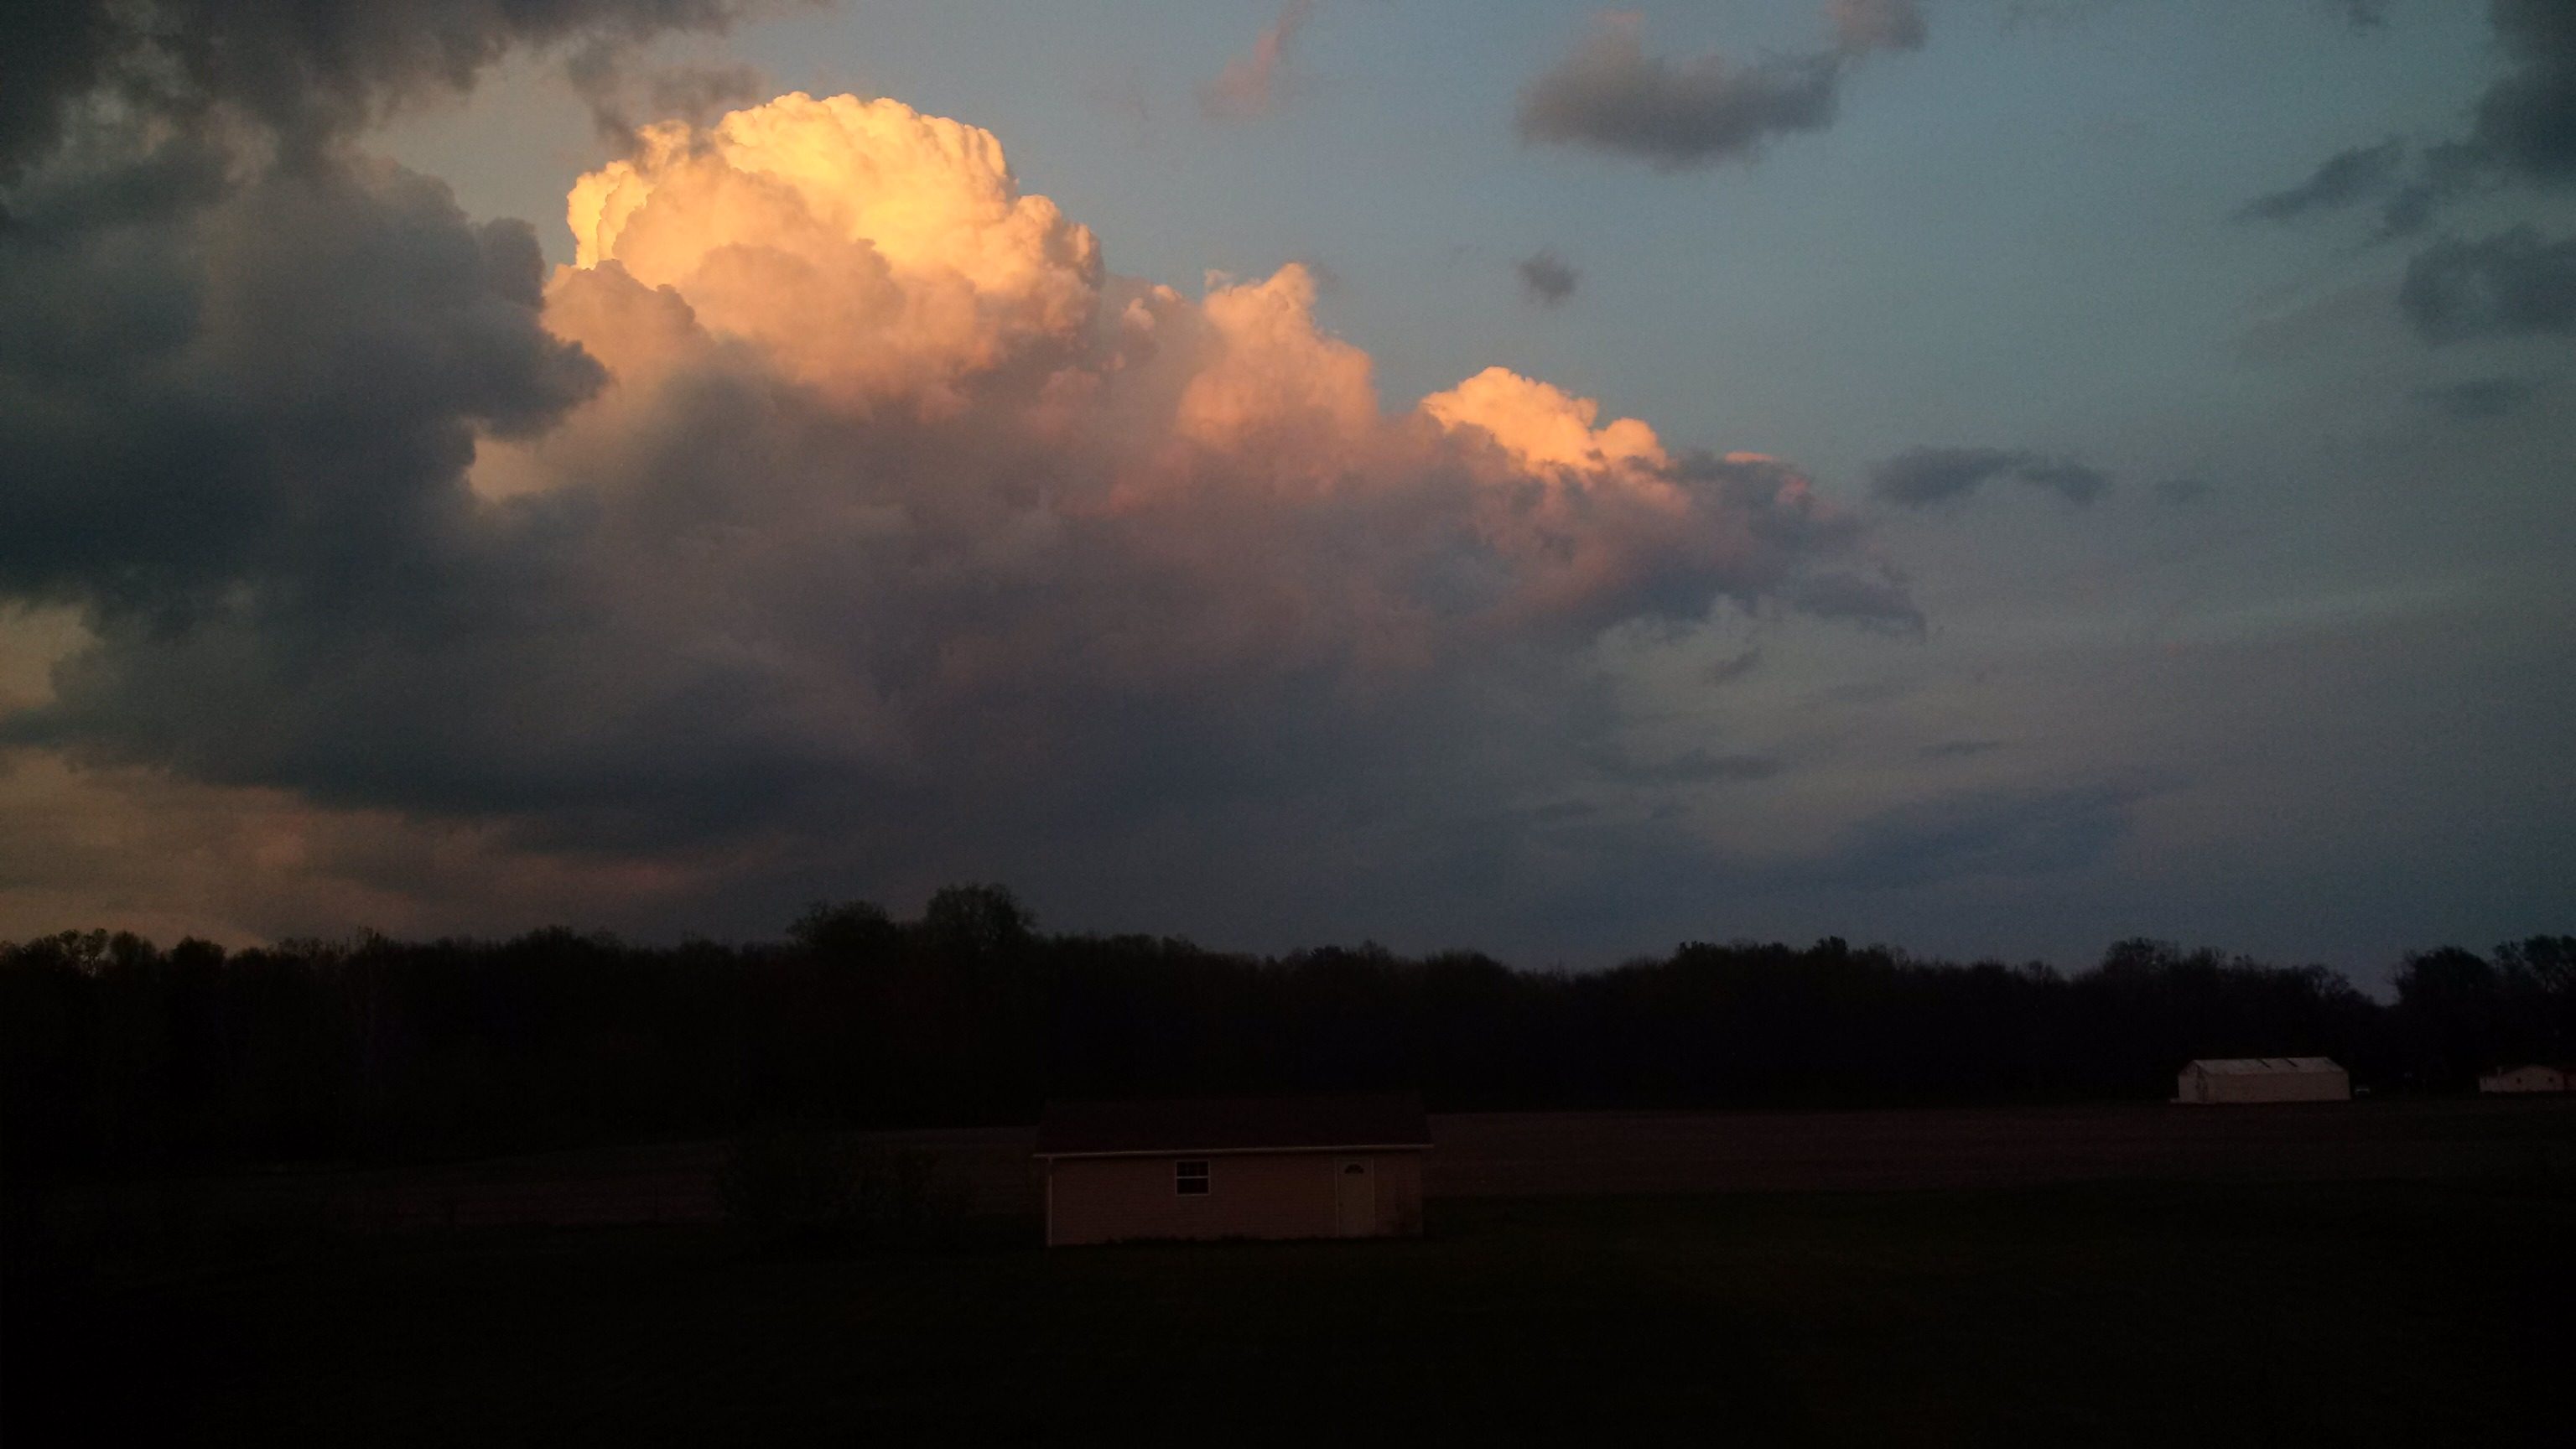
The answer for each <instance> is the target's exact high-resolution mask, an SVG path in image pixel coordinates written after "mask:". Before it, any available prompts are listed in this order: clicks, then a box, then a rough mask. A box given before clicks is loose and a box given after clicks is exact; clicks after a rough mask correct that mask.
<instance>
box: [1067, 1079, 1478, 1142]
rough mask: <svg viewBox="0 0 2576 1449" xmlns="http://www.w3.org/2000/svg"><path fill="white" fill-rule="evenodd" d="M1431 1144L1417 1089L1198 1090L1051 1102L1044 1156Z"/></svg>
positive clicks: (1426, 1120)
mask: <svg viewBox="0 0 2576 1449" xmlns="http://www.w3.org/2000/svg"><path fill="white" fill-rule="evenodd" d="M1430 1145H1431V1124H1430V1122H1429V1120H1428V1119H1426V1118H1425V1117H1424V1116H1423V1112H1422V1094H1421V1093H1419V1092H1383V1093H1369V1094H1360V1093H1350V1094H1339V1095H1332V1096H1311V1097H1194V1098H1188V1099H1184V1100H1172V1101H1148V1102H1049V1103H1048V1104H1047V1109H1046V1115H1045V1117H1043V1118H1042V1119H1040V1120H1039V1122H1038V1145H1037V1155H1038V1156H1040V1157H1120V1156H1162V1155H1167V1154H1173V1153H1189V1152H1206V1153H1227V1152H1324V1151H1330V1150H1332V1149H1334V1148H1359V1147H1402V1148H1426V1147H1429V1146H1430Z"/></svg>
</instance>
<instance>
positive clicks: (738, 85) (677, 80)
mask: <svg viewBox="0 0 2576 1449" xmlns="http://www.w3.org/2000/svg"><path fill="white" fill-rule="evenodd" d="M564 78H565V79H566V80H568V81H570V82H571V83H572V87H573V90H574V91H575V92H576V93H577V94H579V95H580V96H581V98H582V102H583V103H584V104H585V105H588V106H589V107H590V119H591V124H592V125H593V126H596V127H597V128H598V129H599V133H600V135H601V136H602V137H603V138H605V139H606V140H607V141H608V142H610V143H611V144H612V145H616V146H618V147H620V148H630V147H632V146H633V145H634V144H635V129H636V127H637V126H639V125H642V124H644V123H646V122H649V121H664V120H680V121H687V122H690V123H691V124H693V125H695V124H703V123H705V122H707V121H709V120H712V119H714V117H715V116H716V114H717V113H718V112H720V111H723V110H725V109H727V108H729V107H733V106H738V105H743V104H746V103H748V102H752V101H757V100H762V99H765V98H766V97H767V96H768V94H769V92H770V86H769V81H768V77H766V76H765V75H763V74H762V73H761V70H760V67H758V66H756V65H745V64H739V63H737V64H732V65H668V66H648V67H645V68H644V69H642V70H640V71H639V70H637V69H636V68H635V66H634V64H633V57H632V55H631V54H630V48H629V47H628V46H625V45H622V44H619V43H616V42H613V41H597V42H593V43H591V44H589V45H587V46H584V47H583V48H582V49H581V50H580V51H578V52H577V53H575V54H574V55H573V56H572V58H571V59H569V60H567V61H565V62H564Z"/></svg>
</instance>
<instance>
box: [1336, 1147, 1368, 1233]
mask: <svg viewBox="0 0 2576 1449" xmlns="http://www.w3.org/2000/svg"><path fill="white" fill-rule="evenodd" d="M1333 1230H1334V1231H1335V1232H1338V1233H1340V1234H1341V1235H1342V1236H1343V1237H1346V1238H1366V1237H1372V1236H1375V1235H1376V1233H1377V1164H1376V1163H1374V1162H1371V1161H1369V1160H1368V1159H1367V1158H1365V1157H1342V1158H1336V1159H1335V1160H1334V1162H1333Z"/></svg>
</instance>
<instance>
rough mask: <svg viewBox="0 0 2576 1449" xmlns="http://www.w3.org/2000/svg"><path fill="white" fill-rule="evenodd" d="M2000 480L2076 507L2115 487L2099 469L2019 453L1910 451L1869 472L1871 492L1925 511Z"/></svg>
mask: <svg viewBox="0 0 2576 1449" xmlns="http://www.w3.org/2000/svg"><path fill="white" fill-rule="evenodd" d="M2000 477H2011V478H2016V479H2018V480H2020V481H2021V482H2024V483H2028V484H2030V485H2032V486H2033V487H2037V488H2045V489H2047V490H2049V491H2050V492H2052V493H2055V494H2057V495H2058V496H2059V497H2061V498H2064V499H2065V500H2066V501H2067V502H2069V503H2076V504H2085V503H2091V502H2092V501H2093V500H2094V499H2095V498H2098V497H2100V496H2101V495H2102V493H2103V492H2104V491H2105V490H2106V489H2108V488H2109V487H2110V486H2111V479H2110V476H2109V475H2108V474H2105V473H2103V472H2102V471H2101V470H2100V469H2097V468H2092V467H2088V466H2086V465H2085V464H2082V463H2078V462H2075V461H2073V460H2072V459H2067V458H2052V457H2048V456H2045V455H2042V454H2038V453H2033V452H2029V451H2027V450H2024V449H2019V448H1908V449H1907V450H1905V451H1904V452H1902V453H1899V454H1897V455H1896V456H1895V457H1893V458H1890V459H1888V460H1887V461H1885V462H1883V463H1880V464H1879V465H1878V466H1876V467H1874V468H1872V469H1871V470H1870V491H1872V492H1873V493H1876V494H1877V495H1878V496H1879V497H1881V498H1884V499H1886V500H1887V501H1888V502H1890V503H1896V504H1902V505H1903V506H1905V507H1908V508H1922V507H1926V506H1929V505H1931V504H1935V503H1941V502H1946V501H1948V500H1950V499H1953V498H1960V497H1964V496H1966V495H1967V494H1969V493H1972V492H1974V491H1976V490H1977V489H1978V488H1979V487H1981V486H1983V485H1984V484H1986V483H1987V482H1989V481H1991V480H1993V479H1995V478H2000Z"/></svg>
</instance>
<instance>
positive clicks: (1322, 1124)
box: [1037, 1092, 1431, 1247]
mask: <svg viewBox="0 0 2576 1449" xmlns="http://www.w3.org/2000/svg"><path fill="white" fill-rule="evenodd" d="M1430 1150H1431V1128H1430V1123H1429V1121H1428V1119H1426V1118H1425V1117H1424V1116H1423V1112H1422V1098H1421V1097H1420V1096H1419V1095H1418V1094H1414V1093H1409V1092H1408V1093H1402V1094H1387V1095H1370V1096H1357V1095H1354V1096H1326V1097H1235V1098H1201V1099H1195V1100H1190V1101H1167V1102H1056V1103H1049V1104H1048V1106H1047V1109H1046V1117H1045V1119H1044V1120H1043V1121H1041V1122H1040V1123H1039V1124H1038V1146H1037V1159H1038V1165H1039V1168H1040V1170H1041V1171H1043V1172H1044V1174H1045V1176H1046V1241H1047V1246H1049V1247H1069V1246H1072V1245H1075V1244H1080V1243H1112V1242H1119V1241H1122V1240H1128V1239H1147V1238H1380V1237H1398V1236H1411V1235H1415V1234H1419V1233H1420V1232H1421V1231H1422V1154H1424V1153H1425V1152H1428V1151H1430Z"/></svg>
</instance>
